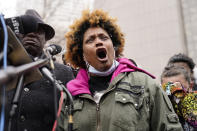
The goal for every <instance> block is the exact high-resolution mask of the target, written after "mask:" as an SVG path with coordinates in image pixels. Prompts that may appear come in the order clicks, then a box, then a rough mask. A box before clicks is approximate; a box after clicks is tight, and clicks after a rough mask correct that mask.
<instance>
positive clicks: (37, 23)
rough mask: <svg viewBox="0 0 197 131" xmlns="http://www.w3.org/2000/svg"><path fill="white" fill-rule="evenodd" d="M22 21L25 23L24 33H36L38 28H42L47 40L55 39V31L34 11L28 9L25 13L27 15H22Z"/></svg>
mask: <svg viewBox="0 0 197 131" xmlns="http://www.w3.org/2000/svg"><path fill="white" fill-rule="evenodd" d="M20 17H21V21H22V23H23V29H24V33H25V34H27V33H30V32H36V31H37V30H38V28H42V29H44V31H45V38H46V40H50V39H51V38H53V37H54V35H55V31H54V29H53V28H52V27H51V26H50V25H48V24H46V23H44V22H43V21H42V19H41V16H40V15H39V14H38V13H37V12H36V11H35V10H33V9H28V10H27V11H26V12H25V15H21V16H20Z"/></svg>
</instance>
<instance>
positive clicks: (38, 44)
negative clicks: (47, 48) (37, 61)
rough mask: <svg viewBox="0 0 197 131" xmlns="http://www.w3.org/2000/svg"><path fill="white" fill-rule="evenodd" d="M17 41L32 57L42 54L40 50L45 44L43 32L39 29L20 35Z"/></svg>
mask: <svg viewBox="0 0 197 131" xmlns="http://www.w3.org/2000/svg"><path fill="white" fill-rule="evenodd" d="M19 39H20V40H21V42H22V44H23V46H24V48H25V49H26V50H27V52H28V53H29V54H30V55H32V56H33V57H37V56H40V55H41V54H42V50H43V48H44V45H45V43H46V40H45V32H44V30H43V29H41V28H40V29H38V31H37V32H31V33H28V34H25V35H20V36H19Z"/></svg>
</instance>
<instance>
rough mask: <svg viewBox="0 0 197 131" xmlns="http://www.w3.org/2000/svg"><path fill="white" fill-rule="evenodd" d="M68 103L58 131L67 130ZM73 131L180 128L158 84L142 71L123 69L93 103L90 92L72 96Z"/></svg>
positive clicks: (177, 130)
mask: <svg viewBox="0 0 197 131" xmlns="http://www.w3.org/2000/svg"><path fill="white" fill-rule="evenodd" d="M67 110H68V108H67V106H65V105H64V106H63V108H62V111H61V115H60V117H59V118H58V124H57V128H56V130H57V131H67V130H68V129H67V126H68V115H67V114H68V113H67ZM73 121H74V124H73V130H74V131H182V127H181V124H180V123H179V119H178V117H177V115H176V114H175V112H174V110H173V107H172V105H171V103H170V101H169V99H168V97H167V96H166V95H165V94H164V92H163V90H162V89H161V87H159V86H158V85H157V84H156V83H155V81H154V80H153V79H152V78H151V77H150V76H148V75H147V74H145V73H142V72H137V71H136V72H127V73H126V72H125V73H121V74H119V75H118V76H117V77H116V78H114V80H113V81H112V82H111V83H110V85H109V87H108V89H107V90H106V92H105V93H104V95H103V96H102V97H101V99H100V102H99V104H96V102H95V101H94V99H93V97H92V96H91V95H89V94H81V95H79V96H77V97H75V99H74V115H73Z"/></svg>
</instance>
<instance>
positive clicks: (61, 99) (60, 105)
mask: <svg viewBox="0 0 197 131" xmlns="http://www.w3.org/2000/svg"><path fill="white" fill-rule="evenodd" d="M63 100H64V98H63V91H61V96H60V103H59V109H58V112H57V118H58V117H59V116H60V113H61V109H62V104H63ZM56 127H57V119H56V120H55V122H54V125H53V129H52V131H55V129H56Z"/></svg>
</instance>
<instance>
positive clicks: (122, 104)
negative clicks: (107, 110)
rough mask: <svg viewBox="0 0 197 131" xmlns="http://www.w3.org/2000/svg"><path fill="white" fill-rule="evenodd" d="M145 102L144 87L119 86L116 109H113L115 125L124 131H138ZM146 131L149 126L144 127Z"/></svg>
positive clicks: (116, 94) (116, 93)
mask: <svg viewBox="0 0 197 131" xmlns="http://www.w3.org/2000/svg"><path fill="white" fill-rule="evenodd" d="M143 101H144V87H143V86H130V85H127V84H125V83H124V84H121V86H120V85H118V87H117V88H116V92H115V108H114V109H113V111H114V113H113V114H112V117H113V125H114V126H116V127H117V128H119V129H122V130H124V131H131V130H134V131H136V130H137V126H138V124H139V123H140V121H141V119H142V118H141V113H143V111H142V110H141V109H142V108H143ZM142 128H143V129H142V130H146V128H147V126H144V127H142Z"/></svg>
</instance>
